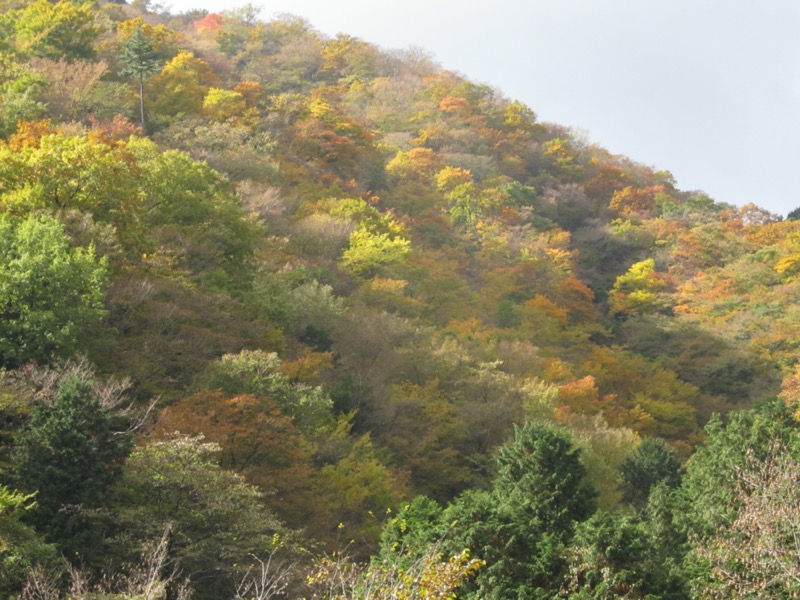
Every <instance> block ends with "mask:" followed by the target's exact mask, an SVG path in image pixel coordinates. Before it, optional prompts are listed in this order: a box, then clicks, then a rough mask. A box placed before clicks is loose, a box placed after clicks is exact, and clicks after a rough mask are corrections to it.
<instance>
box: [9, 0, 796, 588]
mask: <svg viewBox="0 0 800 600" xmlns="http://www.w3.org/2000/svg"><path fill="white" fill-rule="evenodd" d="M0 2H1V4H0V6H2V14H0V315H1V316H2V319H0V368H1V369H2V371H1V372H0V415H2V420H1V421H0V423H2V432H1V434H2V435H0V450H1V451H2V452H1V453H0V456H1V457H2V462H0V507H1V510H0V590H2V594H4V595H5V596H7V597H22V598H58V597H63V595H64V594H69V597H76V598H78V597H80V598H111V597H115V598H116V597H119V598H185V597H189V596H192V597H195V598H200V599H202V598H245V597H247V598H250V597H257V598H269V597H290V598H390V597H391V598H445V597H453V596H452V594H456V595H457V597H464V598H497V599H507V598H561V597H564V598H620V597H624V598H695V597H696V598H710V597H721V598H729V597H755V596H757V597H762V598H767V597H770V598H773V597H774V598H785V597H794V596H795V595H796V594H797V593H798V586H797V583H796V582H797V581H798V578H797V573H798V571H799V570H800V565H798V563H797V559H796V548H795V547H794V542H793V540H794V539H796V537H795V536H796V534H797V533H798V532H797V523H798V519H797V518H796V517H797V514H798V513H797V508H798V507H797V506H796V504H797V503H796V501H795V500H794V496H795V495H796V494H794V490H796V489H797V488H796V485H797V478H798V477H800V469H798V464H800V463H798V460H800V454H798V452H800V446H798V417H797V414H796V413H795V411H796V403H797V402H798V399H800V391H798V390H800V383H798V382H800V368H798V366H797V365H798V342H797V340H798V339H800V335H799V334H800V314H799V313H798V310H797V309H796V308H795V307H796V306H798V305H800V303H798V302H797V301H796V300H797V298H798V295H800V279H798V276H799V275H800V224H798V223H800V222H798V221H796V220H793V219H791V218H788V219H786V220H784V219H782V218H781V217H780V216H778V215H774V214H771V213H769V212H768V211H765V210H763V209H761V208H759V207H757V206H756V205H753V204H751V205H747V206H744V207H734V206H731V205H729V204H726V203H724V202H719V201H716V200H714V199H712V198H709V197H708V196H707V195H706V194H704V193H703V192H701V191H689V190H681V189H680V188H679V187H678V184H677V182H676V181H675V180H674V178H673V177H672V175H671V174H670V173H669V172H668V171H655V170H654V169H653V168H651V167H648V166H645V165H642V164H639V163H636V162H635V161H633V160H631V159H629V158H627V157H624V156H618V155H614V154H612V153H610V152H609V151H607V150H605V149H603V148H602V147H600V146H598V145H595V144H589V143H587V142H586V141H585V140H583V139H582V138H580V137H579V136H577V135H574V134H573V133H572V132H571V131H570V130H569V129H568V128H566V127H563V126H560V125H556V124H552V123H544V122H541V121H539V120H538V118H537V116H536V114H535V112H534V111H533V110H532V109H531V108H529V107H527V106H525V105H524V104H522V103H520V102H518V101H514V100H510V99H508V98H505V97H504V96H503V95H502V93H501V92H500V91H498V90H496V89H493V88H491V87H489V86H486V85H480V84H476V83H474V82H472V81H470V80H468V79H467V78H465V77H464V76H461V75H458V74H456V73H453V72H450V71H447V70H445V69H443V68H441V67H440V66H439V65H437V64H436V63H435V62H433V61H432V60H431V59H430V57H428V56H426V55H425V54H424V53H423V52H421V51H418V50H407V51H386V50H383V49H380V48H377V47H375V46H373V45H371V44H369V43H367V42H365V41H363V40H360V39H357V38H354V37H352V36H348V35H345V34H340V35H337V36H336V37H328V36H325V35H323V34H321V33H320V32H318V31H316V30H315V29H314V28H313V26H312V25H311V24H310V23H308V22H306V21H304V20H303V19H300V18H297V17H294V16H289V15H286V16H282V17H280V18H278V19H275V20H272V21H264V20H262V19H260V18H259V16H258V11H257V10H256V9H255V8H254V7H252V6H245V7H241V8H238V9H233V10H231V11H228V12H225V13H222V14H214V13H207V12H206V11H201V10H197V11H190V12H187V13H185V14H180V15H173V14H169V13H168V12H164V11H160V10H159V9H157V8H156V7H154V6H152V5H150V4H148V3H147V2H141V1H139V0H135V1H134V2H133V3H132V4H124V3H115V2H102V1H101V2H97V3H93V2H74V1H72V0H59V1H58V2H51V1H50V0H35V1H30V0H0ZM765 473H771V474H772V475H774V476H770V477H767V476H766V475H765ZM767 523H769V524H770V527H769V528H766V527H765V524H767ZM765 548H770V549H771V550H770V551H769V552H767V551H766V550H764V551H761V550H758V549H762V550H763V549H765ZM750 549H752V551H751V550H750ZM793 552H794V554H793Z"/></svg>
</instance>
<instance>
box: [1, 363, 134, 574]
mask: <svg viewBox="0 0 800 600" xmlns="http://www.w3.org/2000/svg"><path fill="white" fill-rule="evenodd" d="M56 386H57V387H56V389H55V391H54V393H53V394H52V395H50V396H49V397H48V396H45V397H44V399H43V400H41V401H39V402H37V403H36V404H34V406H33V409H32V410H31V419H30V423H29V424H28V426H27V427H26V428H25V429H24V430H23V431H22V432H21V433H20V434H19V436H18V438H17V444H16V448H15V451H14V454H13V457H12V458H13V462H14V465H15V471H14V479H15V481H16V482H17V485H18V486H19V488H20V489H22V490H25V491H27V492H30V493H34V494H36V506H35V508H34V509H33V510H32V512H31V514H30V521H31V523H33V524H34V525H35V526H36V527H37V528H38V529H39V530H40V531H42V532H43V533H44V534H45V535H46V537H47V539H48V540H49V541H52V542H55V543H56V544H57V545H58V547H59V549H60V550H61V551H62V552H64V553H65V555H66V556H67V557H68V558H69V559H70V560H72V559H74V558H76V557H78V556H81V555H84V554H87V555H90V556H91V555H93V554H94V553H95V552H97V550H98V547H97V545H98V543H99V541H100V538H101V534H100V532H99V531H98V530H97V525H96V524H95V523H94V522H93V520H94V518H93V516H92V514H91V509H95V508H98V507H99V506H100V505H101V504H102V503H103V502H104V501H105V500H106V499H107V493H108V490H109V488H110V486H111V485H112V484H114V482H115V481H117V479H118V478H119V477H120V474H121V467H122V462H123V460H124V458H125V456H126V455H127V454H128V451H129V450H130V444H131V441H132V440H131V436H130V435H128V434H126V431H125V430H124V429H123V430H122V431H120V430H118V429H117V428H116V427H117V426H120V425H121V426H124V425H125V424H124V423H115V422H114V419H113V417H112V415H110V414H109V413H108V409H107V408H104V407H103V405H102V403H101V398H100V397H99V395H98V393H97V391H96V390H95V389H94V388H93V384H92V381H91V379H87V378H86V376H85V374H82V373H81V372H79V371H75V370H72V371H70V370H68V371H67V372H66V373H65V374H64V376H63V377H62V378H61V379H60V380H58V381H57V384H56Z"/></svg>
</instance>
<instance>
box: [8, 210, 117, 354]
mask: <svg viewBox="0 0 800 600" xmlns="http://www.w3.org/2000/svg"><path fill="white" fill-rule="evenodd" d="M106 265H107V263H106V261H105V260H104V259H102V258H101V259H97V258H95V255H94V249H93V248H91V247H89V248H80V247H78V248H71V247H70V243H69V238H68V237H67V235H66V233H65V232H64V227H63V226H62V225H61V224H60V223H59V222H58V221H56V220H55V219H53V218H51V217H47V216H40V217H36V216H29V217H26V218H14V217H11V216H9V215H7V214H2V213H0V365H2V366H4V367H7V368H8V367H16V366H19V365H22V364H25V363H27V362H36V363H47V362H49V361H51V360H53V359H55V358H58V357H65V356H70V355H71V354H72V353H73V352H75V351H76V350H78V349H80V348H86V347H87V345H88V342H89V340H90V339H91V335H92V334H93V333H94V330H95V329H96V328H97V327H99V326H100V323H101V321H102V319H103V317H104V316H105V315H106V310H105V307H104V304H103V300H104V299H105V291H106V286H107V282H108V271H107V266H106Z"/></svg>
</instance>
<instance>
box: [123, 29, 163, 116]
mask: <svg viewBox="0 0 800 600" xmlns="http://www.w3.org/2000/svg"><path fill="white" fill-rule="evenodd" d="M160 62H161V61H159V60H158V54H157V53H156V51H155V49H154V48H153V42H152V41H151V40H150V38H148V37H147V36H146V35H145V34H144V32H143V31H142V26H141V25H140V26H139V27H137V28H136V30H135V31H134V32H133V35H132V36H131V37H130V39H129V40H128V41H126V42H125V43H124V44H123V45H122V64H123V69H122V71H120V75H122V76H123V77H135V78H137V79H138V80H139V111H140V114H141V120H142V127H144V80H145V77H147V76H148V75H151V74H153V73H155V72H156V71H158V69H159V68H160Z"/></svg>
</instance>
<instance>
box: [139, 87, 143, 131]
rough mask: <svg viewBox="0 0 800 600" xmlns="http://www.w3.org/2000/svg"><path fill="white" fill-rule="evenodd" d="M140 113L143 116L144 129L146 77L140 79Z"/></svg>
mask: <svg viewBox="0 0 800 600" xmlns="http://www.w3.org/2000/svg"><path fill="white" fill-rule="evenodd" d="M139 111H140V113H141V115H142V129H144V77H143V76H140V77H139Z"/></svg>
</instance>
